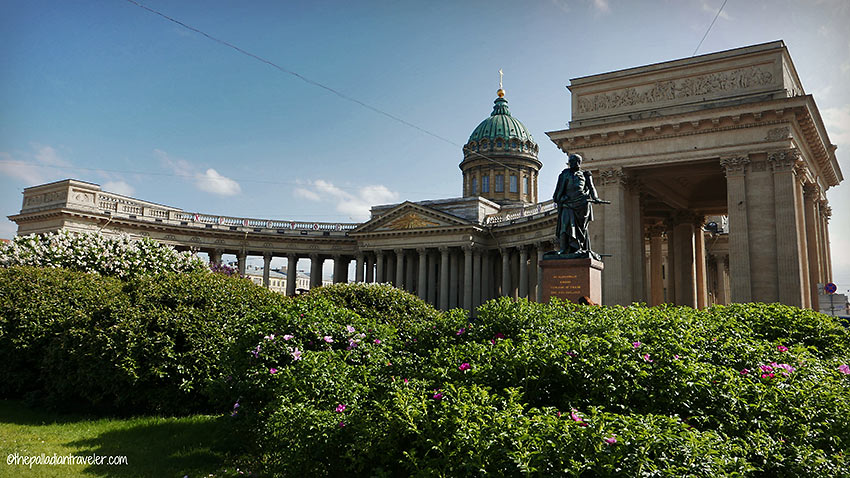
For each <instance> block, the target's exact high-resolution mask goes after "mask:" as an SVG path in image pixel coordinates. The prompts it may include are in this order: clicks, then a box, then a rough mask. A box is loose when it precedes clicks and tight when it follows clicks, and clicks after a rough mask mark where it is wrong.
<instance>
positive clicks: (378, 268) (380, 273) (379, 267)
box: [375, 250, 386, 284]
mask: <svg viewBox="0 0 850 478" xmlns="http://www.w3.org/2000/svg"><path fill="white" fill-rule="evenodd" d="M384 281H386V279H385V278H384V251H382V250H377V251H375V282H377V283H379V284H381V283H383V282H384Z"/></svg>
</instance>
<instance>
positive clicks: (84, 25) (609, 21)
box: [0, 0, 850, 291]
mask: <svg viewBox="0 0 850 478" xmlns="http://www.w3.org/2000/svg"><path fill="white" fill-rule="evenodd" d="M142 3H144V4H145V5H147V6H149V7H151V8H154V9H156V10H159V11H161V12H163V13H164V14H166V15H169V16H171V17H173V18H176V19H179V20H180V21H183V22H185V23H187V24H189V25H192V26H194V27H196V28H198V29H200V30H203V31H205V32H207V33H209V34H210V35H213V36H215V37H218V38H220V39H222V40H225V41H228V42H230V43H233V44H235V45H238V46H239V47H241V48H243V49H245V50H247V51H250V52H252V53H254V54H256V55H259V56H262V57H264V58H267V59H269V60H271V61H273V62H275V63H277V64H278V65H280V66H282V67H283V68H285V69H288V70H290V71H294V72H297V73H299V74H301V75H303V76H305V77H307V78H310V79H312V80H315V81H317V82H319V83H322V84H324V85H326V86H328V87H330V88H333V89H335V90H337V91H339V92H340V93H342V94H343V95H347V96H349V97H353V98H356V99H357V100H359V101H362V102H364V103H367V104H369V105H371V106H373V107H375V108H378V109H381V110H383V111H386V112H388V113H390V114H392V115H395V116H397V117H400V118H403V119H404V120H405V121H407V122H410V123H412V124H415V125H417V126H419V127H421V128H423V129H425V130H427V131H429V132H431V133H433V134H434V135H437V136H440V137H442V138H445V139H447V140H448V141H443V140H441V139H438V138H435V137H433V136H431V135H428V134H425V133H423V132H422V131H420V130H417V129H415V128H412V127H409V126H406V125H403V124H400V123H398V122H396V121H393V120H391V119H389V118H387V117H385V116H382V115H380V114H377V113H375V112H374V111H371V110H369V109H366V108H363V107H362V106H360V105H357V104H355V103H353V102H350V101H347V100H345V99H342V98H340V97H339V96H337V95H335V94H333V93H331V92H328V91H327V90H324V89H322V88H319V87H316V86H314V85H311V84H308V83H305V82H304V81H301V80H299V79H297V78H295V77H294V76H292V75H290V74H287V73H283V72H281V71H278V70H276V69H274V68H272V67H270V66H269V65H266V64H263V63H261V62H259V61H257V60H255V59H252V58H249V57H247V56H245V55H242V54H239V53H237V52H236V51H234V50H232V49H230V48H228V47H226V46H223V45H221V44H219V43H216V42H213V41H211V40H209V39H208V38H205V37H204V36H201V35H199V34H197V33H194V32H191V31H188V30H186V29H184V28H182V27H180V26H179V25H177V24H175V23H172V22H169V21H167V20H165V19H163V18H162V17H159V16H156V15H154V14H152V13H150V12H148V11H146V10H143V9H142V8H139V7H138V6H136V5H133V4H132V3H130V2H127V1H125V0H89V1H75V2H65V1H56V0H54V1H41V0H27V1H23V0H21V1H8V0H0V6H2V12H3V15H0V45H2V46H0V212H2V214H3V216H7V215H10V214H14V213H16V212H17V211H18V210H19V209H20V204H21V191H22V189H23V188H24V187H27V186H32V185H35V184H39V183H42V182H47V181H52V180H57V179H63V178H67V177H73V178H77V179H82V180H86V181H91V182H95V183H98V184H101V185H102V186H103V187H104V188H105V189H107V190H111V191H114V192H121V193H126V194H129V195H132V196H134V197H138V198H141V199H145V200H149V201H154V202H159V203H164V204H168V205H171V206H176V207H180V208H183V209H186V210H190V211H201V212H205V213H211V214H222V215H234V216H250V217H261V218H279V219H299V220H300V219H312V220H317V221H351V220H356V221H359V220H363V219H364V218H365V215H367V213H368V207H369V206H370V205H372V204H378V203H388V202H394V201H400V200H405V199H409V200H422V199H435V198H444V197H453V196H459V195H460V193H461V175H460V171H459V169H458V163H459V162H460V161H461V159H462V154H461V149H460V146H459V145H462V144H463V143H465V142H466V139H467V137H468V136H469V133H470V132H471V131H472V130H473V129H474V128H475V126H476V125H477V124H478V123H479V122H480V121H481V120H482V119H484V118H485V117H486V116H488V115H489V113H490V111H491V109H492V101H493V99H494V98H495V90H496V89H497V88H498V70H499V69H500V68H501V69H503V70H504V73H505V76H504V86H505V90H506V91H507V99H508V100H509V102H510V107H511V112H512V113H513V114H514V116H516V117H517V118H519V119H520V120H521V121H522V122H523V123H524V124H525V125H526V126H527V127H528V128H529V130H530V131H531V132H532V134H533V135H534V137H535V139H536V141H537V142H538V143H539V145H540V159H541V161H542V162H543V164H544V168H543V170H542V171H541V177H540V185H539V187H540V191H541V197H544V196H545V195H546V191H551V190H552V189H554V184H555V180H556V178H557V174H558V172H560V169H561V168H562V166H563V161H564V157H563V154H562V153H560V152H559V151H558V150H557V149H556V148H555V146H554V145H553V144H552V143H551V142H550V141H549V140H548V139H547V138H546V136H545V132H546V131H553V130H557V129H562V128H564V127H565V126H566V123H567V122H568V121H569V119H570V95H569V92H568V90H567V89H566V88H565V86H566V85H567V84H569V80H570V78H576V77H580V76H585V75H590V74H595V73H602V72H606V71H611V70H618V69H623V68H628V67H632V66H640V65H644V64H649V63H654V62H660V61H667V60H672V59H677V58H683V57H688V56H691V55H692V54H693V52H694V49H695V48H696V47H697V44H698V43H699V41H700V39H701V38H702V36H703V35H704V34H705V31H706V29H707V28H708V26H709V24H710V23H711V21H712V19H713V18H714V16H715V14H716V12H717V9H718V8H719V7H720V5H721V4H722V3H723V0H668V1H664V0H658V1H631V0H630V1H625V0H624V1H617V0H607V1H606V0H596V1H584V0H574V1H569V0H538V1H527V2H517V1H493V0H490V1H431V2H402V1H358V2H345V1H322V0H318V1H309V2H284V1H268V2H264V1H252V2H236V1H233V0H228V1H224V0H216V1H204V2H201V1H180V2H176V1H171V2H169V1H163V0H146V1H144V2H142ZM848 24H850V2H847V1H846V0H821V1H816V0H728V3H727V4H726V6H725V7H724V9H723V12H722V14H721V15H720V17H719V18H718V19H717V22H716V23H715V25H714V27H713V28H712V30H711V31H710V33H709V34H708V36H707V38H706V39H705V41H704V43H703V44H702V46H701V47H700V48H699V51H698V54H701V53H710V52H714V51H720V50H726V49H730V48H736V47H740V46H745V45H750V44H756V43H762V42H767V41H772V40H779V39H781V40H784V41H785V43H786V44H787V46H788V48H789V51H790V53H791V56H792V59H793V61H794V63H795V66H796V68H797V71H798V73H799V76H800V78H801V80H802V82H803V86H804V88H805V89H806V92H807V93H812V94H814V95H815V99H816V101H817V103H818V106H819V108H820V111H821V113H822V115H823V117H824V120H825V122H826V124H827V128H828V131H829V134H830V139H831V140H832V142H833V143H836V144H838V146H839V149H838V151H837V156H838V158H839V161H840V163H841V166H842V170H843V172H844V175H845V176H848V177H850V163H848V161H850V89H849V88H848V87H847V85H848V84H850V32H849V31H850V29H848V28H847V25H848ZM846 182H847V181H845V183H846ZM828 197H829V200H830V203H831V205H832V206H833V211H834V214H833V218H832V222H831V228H830V234H831V239H832V250H833V267H834V270H835V272H836V274H835V279H836V281H837V282H838V283H839V290H840V291H846V290H847V289H850V239H848V237H850V186H847V185H846V184H842V185H841V186H839V187H837V188H833V189H831V190H829V192H828ZM14 231H15V226H14V224H13V223H11V222H9V221H8V220H5V219H3V220H2V221H0V237H11V236H13V235H14Z"/></svg>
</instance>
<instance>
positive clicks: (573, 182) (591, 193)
mask: <svg viewBox="0 0 850 478" xmlns="http://www.w3.org/2000/svg"><path fill="white" fill-rule="evenodd" d="M581 161H582V158H581V156H579V155H578V154H571V155H569V159H568V165H569V168H568V169H564V170H563V171H562V172H561V175H560V176H558V185H557V187H555V194H554V197H553V198H552V199H553V200H554V201H555V204H557V205H558V226H557V229H556V230H555V234H556V235H557V236H558V240H559V241H560V247H561V250H560V251H558V253H557V255H555V254H552V256H555V257H558V258H561V259H581V258H593V259H596V260H601V257H600V255H599V254H597V253H595V252H593V251H592V250H591V248H590V237H589V236H588V233H587V227H588V225H590V221H592V220H593V207H592V204H610V202H609V201H603V200H601V199H599V197H598V196H597V194H596V188H595V187H594V186H593V176H592V175H591V174H590V171H582V170H581ZM547 255H549V254H547Z"/></svg>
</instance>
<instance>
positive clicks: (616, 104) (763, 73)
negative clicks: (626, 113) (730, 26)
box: [578, 66, 773, 113]
mask: <svg viewBox="0 0 850 478" xmlns="http://www.w3.org/2000/svg"><path fill="white" fill-rule="evenodd" d="M771 83H773V73H771V72H770V71H767V70H766V69H764V68H761V67H758V66H751V67H748V68H740V69H737V70H731V71H721V72H718V73H711V74H708V75H701V76H694V77H691V78H683V79H679V80H667V81H659V82H656V83H655V84H654V85H652V86H649V87H639V88H625V89H622V90H618V91H614V92H611V93H600V94H597V95H589V96H584V97H580V98H579V99H578V112H579V113H591V112H594V111H605V110H614V109H618V108H624V107H627V106H635V105H642V104H652V103H659V102H664V101H672V100H676V99H684V98H688V97H691V96H705V95H709V94H714V93H719V92H724V91H735V90H745V89H748V88H754V87H757V86H763V85H769V84H771Z"/></svg>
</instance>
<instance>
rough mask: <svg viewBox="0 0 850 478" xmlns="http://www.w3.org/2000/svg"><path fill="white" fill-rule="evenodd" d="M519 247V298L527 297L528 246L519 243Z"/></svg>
mask: <svg viewBox="0 0 850 478" xmlns="http://www.w3.org/2000/svg"><path fill="white" fill-rule="evenodd" d="M517 249H519V292H518V294H517V297H518V298H520V299H527V298H528V246H526V245H524V244H523V245H521V246H519V247H518V248H517Z"/></svg>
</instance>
